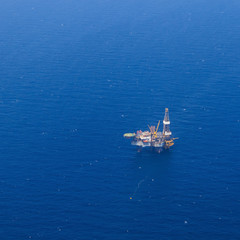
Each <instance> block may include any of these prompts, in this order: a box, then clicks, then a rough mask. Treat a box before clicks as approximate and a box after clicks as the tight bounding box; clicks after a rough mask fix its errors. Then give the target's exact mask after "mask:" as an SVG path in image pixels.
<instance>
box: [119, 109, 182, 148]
mask: <svg viewBox="0 0 240 240" xmlns="http://www.w3.org/2000/svg"><path fill="white" fill-rule="evenodd" d="M159 125H160V121H159V122H158V124H157V127H155V126H149V125H148V128H149V131H144V132H142V131H141V130H138V131H137V132H136V133H125V134H124V135H123V136H124V137H125V138H132V139H133V140H132V145H135V146H138V151H141V149H142V148H144V147H151V148H152V149H155V150H156V151H157V152H158V153H160V152H162V151H163V150H164V149H169V148H170V147H171V146H173V145H174V142H173V141H174V140H175V139H178V138H173V137H172V133H171V131H170V120H169V111H168V108H165V116H164V120H163V131H162V132H159V131H158V129H159Z"/></svg>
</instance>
